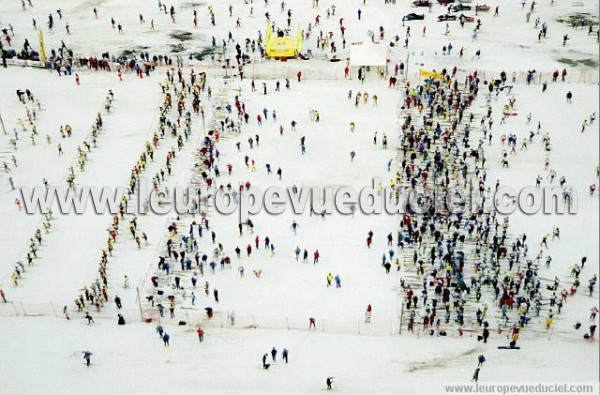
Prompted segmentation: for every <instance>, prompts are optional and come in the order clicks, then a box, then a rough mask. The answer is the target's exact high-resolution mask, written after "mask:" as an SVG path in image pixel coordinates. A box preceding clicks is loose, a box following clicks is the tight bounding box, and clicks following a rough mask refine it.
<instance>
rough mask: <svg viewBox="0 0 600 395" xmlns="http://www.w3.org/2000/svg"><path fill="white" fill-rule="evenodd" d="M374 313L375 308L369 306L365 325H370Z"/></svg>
mask: <svg viewBox="0 0 600 395" xmlns="http://www.w3.org/2000/svg"><path fill="white" fill-rule="evenodd" d="M372 313H373V307H372V306H371V304H370V303H369V304H368V305H367V311H366V312H365V323H367V324H368V323H370V322H371V314H372Z"/></svg>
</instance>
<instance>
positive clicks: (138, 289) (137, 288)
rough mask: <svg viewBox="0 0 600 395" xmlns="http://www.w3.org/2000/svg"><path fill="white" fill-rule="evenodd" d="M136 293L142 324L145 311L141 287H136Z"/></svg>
mask: <svg viewBox="0 0 600 395" xmlns="http://www.w3.org/2000/svg"><path fill="white" fill-rule="evenodd" d="M135 291H136V293H137V302H138V307H139V308H140V319H141V322H144V311H143V310H142V300H141V299H140V287H135Z"/></svg>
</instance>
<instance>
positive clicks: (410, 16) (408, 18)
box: [402, 12, 425, 21]
mask: <svg viewBox="0 0 600 395" xmlns="http://www.w3.org/2000/svg"><path fill="white" fill-rule="evenodd" d="M423 19H425V14H415V13H414V12H411V13H410V14H408V15H404V17H403V18H402V20H403V21H422V20H423Z"/></svg>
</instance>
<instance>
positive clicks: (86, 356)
mask: <svg viewBox="0 0 600 395" xmlns="http://www.w3.org/2000/svg"><path fill="white" fill-rule="evenodd" d="M82 353H83V359H85V365H86V366H90V365H91V364H92V353H91V352H89V351H82Z"/></svg>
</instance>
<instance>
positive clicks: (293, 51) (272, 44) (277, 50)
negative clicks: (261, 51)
mask: <svg viewBox="0 0 600 395" xmlns="http://www.w3.org/2000/svg"><path fill="white" fill-rule="evenodd" d="M301 46H302V33H301V32H300V28H298V34H297V36H296V38H294V37H291V36H285V35H284V36H282V35H278V34H276V33H273V29H271V28H270V27H269V26H267V34H266V43H265V53H266V54H267V56H268V57H270V58H295V57H296V56H298V54H299V53H300V47H301Z"/></svg>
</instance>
